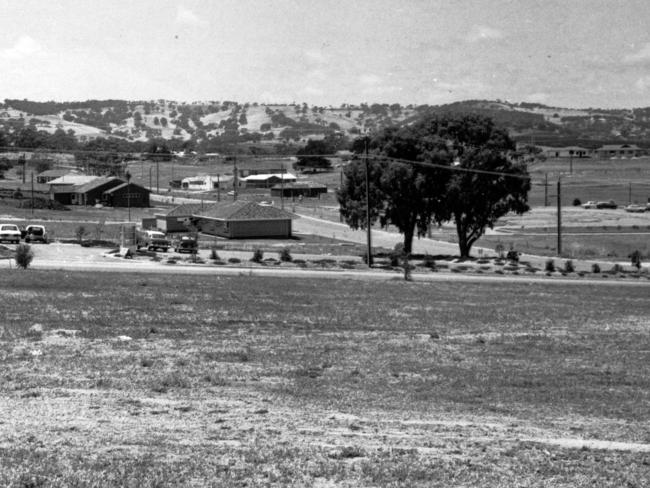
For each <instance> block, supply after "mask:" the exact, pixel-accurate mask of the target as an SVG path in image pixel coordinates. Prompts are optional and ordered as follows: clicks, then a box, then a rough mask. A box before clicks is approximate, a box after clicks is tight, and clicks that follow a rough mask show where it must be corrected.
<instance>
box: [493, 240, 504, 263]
mask: <svg viewBox="0 0 650 488" xmlns="http://www.w3.org/2000/svg"><path fill="white" fill-rule="evenodd" d="M505 249H506V248H505V247H504V246H503V244H502V243H500V242H498V243H497V245H496V246H494V252H495V253H497V256H499V259H503V258H504V256H505V254H504V252H505Z"/></svg>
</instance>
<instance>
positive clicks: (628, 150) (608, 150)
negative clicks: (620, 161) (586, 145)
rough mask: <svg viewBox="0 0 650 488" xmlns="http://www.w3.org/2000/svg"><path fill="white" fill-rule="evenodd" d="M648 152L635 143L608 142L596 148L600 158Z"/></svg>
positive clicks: (635, 155)
mask: <svg viewBox="0 0 650 488" xmlns="http://www.w3.org/2000/svg"><path fill="white" fill-rule="evenodd" d="M646 152H647V151H645V150H644V149H641V148H640V147H638V146H637V145H635V144H606V145H604V146H602V147H599V148H598V149H596V154H597V155H598V157H599V158H600V159H610V158H633V157H639V156H643V155H644V154H646Z"/></svg>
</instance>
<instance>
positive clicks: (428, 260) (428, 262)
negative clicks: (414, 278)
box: [422, 254, 436, 269]
mask: <svg viewBox="0 0 650 488" xmlns="http://www.w3.org/2000/svg"><path fill="white" fill-rule="evenodd" d="M422 265H423V266H424V267H425V268H429V269H436V260H435V259H433V256H430V255H428V254H425V256H424V259H423V260H422Z"/></svg>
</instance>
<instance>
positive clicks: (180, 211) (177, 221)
mask: <svg viewBox="0 0 650 488" xmlns="http://www.w3.org/2000/svg"><path fill="white" fill-rule="evenodd" d="M210 205H211V204H210ZM203 207H204V206H203V205H202V204H200V203H186V204H184V205H179V206H178V207H174V208H173V209H171V210H170V211H169V212H167V213H166V214H156V215H155V217H156V225H155V227H156V229H158V230H159V231H161V232H185V231H187V227H186V226H185V222H186V221H188V220H189V219H190V218H191V217H192V215H194V214H195V213H197V212H199V211H200V210H201V208H203Z"/></svg>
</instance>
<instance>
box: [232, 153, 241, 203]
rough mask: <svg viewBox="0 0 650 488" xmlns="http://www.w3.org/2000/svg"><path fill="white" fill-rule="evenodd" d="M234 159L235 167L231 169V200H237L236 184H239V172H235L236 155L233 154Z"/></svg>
mask: <svg viewBox="0 0 650 488" xmlns="http://www.w3.org/2000/svg"><path fill="white" fill-rule="evenodd" d="M233 158H234V160H235V167H234V168H233V170H232V174H233V177H232V186H233V195H232V199H233V201H237V186H238V185H239V174H238V172H237V155H235V156H233Z"/></svg>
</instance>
